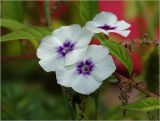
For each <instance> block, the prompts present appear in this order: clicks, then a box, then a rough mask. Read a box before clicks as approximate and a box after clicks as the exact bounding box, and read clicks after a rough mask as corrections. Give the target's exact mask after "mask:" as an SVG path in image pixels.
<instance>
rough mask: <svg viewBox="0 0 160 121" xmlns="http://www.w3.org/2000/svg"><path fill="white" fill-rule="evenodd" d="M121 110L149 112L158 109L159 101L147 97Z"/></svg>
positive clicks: (159, 107)
mask: <svg viewBox="0 0 160 121" xmlns="http://www.w3.org/2000/svg"><path fill="white" fill-rule="evenodd" d="M122 108H123V109H127V110H133V111H150V110H156V109H160V105H159V100H158V99H157V98H154V97H148V98H145V99H141V100H138V101H136V102H134V103H131V104H128V105H126V106H123V107H122Z"/></svg>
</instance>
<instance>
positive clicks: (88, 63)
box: [77, 59, 95, 75]
mask: <svg viewBox="0 0 160 121" xmlns="http://www.w3.org/2000/svg"><path fill="white" fill-rule="evenodd" d="M94 67H95V66H94V64H93V62H92V60H91V59H87V60H85V61H81V62H79V63H78V64H77V72H78V74H82V75H90V74H91V72H92V71H93V70H94Z"/></svg>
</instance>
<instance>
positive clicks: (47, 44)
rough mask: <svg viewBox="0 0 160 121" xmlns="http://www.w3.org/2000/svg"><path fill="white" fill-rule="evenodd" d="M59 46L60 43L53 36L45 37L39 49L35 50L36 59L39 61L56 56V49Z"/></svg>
mask: <svg viewBox="0 0 160 121" xmlns="http://www.w3.org/2000/svg"><path fill="white" fill-rule="evenodd" d="M59 45H61V42H60V41H59V40H57V38H56V37H54V36H51V35H49V36H46V37H44V38H43V39H42V41H41V43H40V46H39V48H38V49H37V57H38V58H40V59H43V58H46V57H48V56H52V55H55V54H56V50H55V49H56V47H58V46H59Z"/></svg>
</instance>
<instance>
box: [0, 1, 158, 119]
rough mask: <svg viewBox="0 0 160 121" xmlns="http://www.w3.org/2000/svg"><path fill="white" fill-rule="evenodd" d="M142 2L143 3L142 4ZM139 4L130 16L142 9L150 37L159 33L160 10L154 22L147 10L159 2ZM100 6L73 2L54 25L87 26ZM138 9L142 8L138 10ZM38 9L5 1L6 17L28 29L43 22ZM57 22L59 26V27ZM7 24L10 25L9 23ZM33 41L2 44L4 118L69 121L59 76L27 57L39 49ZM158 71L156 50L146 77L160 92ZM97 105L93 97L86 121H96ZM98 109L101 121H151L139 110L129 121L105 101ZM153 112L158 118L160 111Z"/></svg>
mask: <svg viewBox="0 0 160 121" xmlns="http://www.w3.org/2000/svg"><path fill="white" fill-rule="evenodd" d="M138 2H139V3H140V1H138ZM139 3H137V4H136V2H134V6H133V4H132V3H130V5H131V6H133V7H130V5H129V6H128V7H130V9H132V10H128V15H131V14H135V13H136V12H135V11H136V10H138V13H139V14H140V15H142V16H143V17H144V18H145V19H147V21H148V22H149V30H147V31H151V33H150V34H155V33H154V32H155V29H154V28H155V27H157V26H158V23H159V20H158V17H157V16H158V15H159V11H158V9H156V12H155V17H154V18H153V21H152V20H151V19H152V18H149V16H148V14H146V13H147V11H149V10H150V9H149V10H147V9H148V7H146V5H147V6H151V9H152V8H154V6H155V2H150V3H152V4H150V3H148V2H145V1H144V3H140V4H139ZM62 4H63V2H62ZM96 5H97V1H94V2H93V3H92V4H91V2H89V1H77V2H73V4H72V5H71V6H70V8H71V10H70V13H66V14H65V15H66V16H65V17H64V18H63V19H60V20H53V26H61V25H64V24H67V25H69V24H73V23H78V24H81V25H84V23H85V21H88V20H91V19H92V18H93V16H94V14H95V13H97V11H98V8H97V7H96V8H95V6H96ZM136 6H138V7H137V8H138V9H137V8H136ZM88 8H89V9H88ZM156 8H157V7H156ZM35 9H37V3H36V2H35V1H4V0H3V1H2V18H5V19H13V20H16V21H19V22H21V23H22V24H24V25H26V26H32V24H36V25H38V24H39V23H38V22H37V21H39V18H38V17H39V15H38V14H37V11H36V10H35ZM139 11H140V12H139ZM31 14H32V15H31ZM144 14H145V15H144ZM82 15H84V16H82ZM148 18H149V20H148ZM29 19H31V20H29ZM33 20H37V21H33ZM3 22H4V21H3ZM5 22H7V21H5ZM9 23H10V22H9ZM57 23H58V25H56V24H57ZM5 24H6V26H8V23H5ZM12 24H13V23H12V22H11V23H10V25H12ZM14 28H15V29H14ZM2 30H3V31H2V35H3V34H6V33H8V32H10V28H8V29H4V28H3V29H2ZM15 30H18V28H17V27H15V24H14V26H12V31H15ZM36 33H37V32H36ZM42 33H43V32H42ZM40 36H41V35H40ZM32 37H34V38H36V37H38V36H37V35H33V36H32ZM11 38H12V37H11ZM12 39H13V38H12ZM16 39H21V38H16ZM32 39H33V38H32ZM32 39H31V40H30V43H25V44H23V43H22V41H21V40H14V41H9V42H4V43H2V46H1V49H2V60H4V61H3V63H2V64H1V68H2V71H1V75H2V83H1V118H2V119H4V120H20V119H21V120H53V119H57V120H58V119H59V120H63V119H69V117H68V114H67V111H66V110H65V105H64V102H63V98H62V93H61V90H60V88H59V86H58V85H57V83H56V77H55V75H54V74H53V73H49V74H48V73H46V72H45V71H43V69H42V68H41V67H40V66H39V64H38V59H35V58H23V56H24V55H25V54H28V53H29V54H30V53H31V54H32V53H35V48H34V47H37V43H34V42H35V41H34V40H32ZM24 41H25V40H24ZM27 42H28V41H27ZM31 43H32V44H33V45H34V47H33V48H32V46H31V45H30V44H31ZM28 46H29V47H28ZM25 47H26V48H27V47H28V48H27V49H24V50H25V51H24V50H23V48H25ZM17 55H20V56H21V57H20V58H17ZM7 57H11V58H7ZM12 57H13V58H12ZM155 60H156V62H155ZM157 65H158V66H157ZM158 69H159V63H158V51H157V50H155V51H154V52H153V53H152V54H151V56H150V57H149V58H148V59H147V66H146V70H147V71H146V76H145V80H147V85H149V89H150V90H152V91H155V90H157V86H158V84H157V83H158V81H157V80H159V78H158V73H159V72H158ZM151 73H152V74H151ZM106 82H107V81H106ZM151 85H152V86H151ZM103 88H104V89H105V88H106V86H104V85H103ZM108 100H110V99H108ZM93 105H94V99H93V98H89V99H88V101H87V103H86V107H87V108H86V110H85V119H86V120H87V119H94V110H95V107H94V106H93ZM98 109H99V110H98V119H99V120H104V119H108V120H113V119H114V120H122V119H128V120H140V119H142V120H145V119H146V120H147V114H146V112H138V113H137V112H136V111H128V112H127V118H123V117H122V110H121V109H120V106H116V107H113V108H108V107H107V105H104V104H103V102H101V99H100V100H99V102H98ZM153 113H154V115H155V117H156V118H157V115H158V114H157V112H153Z"/></svg>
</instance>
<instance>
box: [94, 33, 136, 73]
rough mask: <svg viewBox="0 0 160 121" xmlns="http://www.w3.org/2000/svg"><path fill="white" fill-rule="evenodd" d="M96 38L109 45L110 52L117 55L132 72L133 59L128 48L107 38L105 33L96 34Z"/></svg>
mask: <svg viewBox="0 0 160 121" xmlns="http://www.w3.org/2000/svg"><path fill="white" fill-rule="evenodd" d="M95 36H96V38H97V39H98V40H99V41H100V42H101V44H102V45H103V46H105V47H107V48H108V49H109V51H110V53H111V54H112V55H113V56H115V57H116V58H117V59H118V60H119V61H120V62H121V63H122V64H123V65H124V66H125V67H126V68H127V69H128V71H129V73H130V74H131V73H132V68H133V64H132V59H131V57H130V55H129V53H128V52H127V50H126V49H125V48H124V47H123V46H120V45H119V44H118V43H116V42H113V41H110V40H106V39H105V37H104V36H103V35H100V34H96V35H95Z"/></svg>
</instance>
